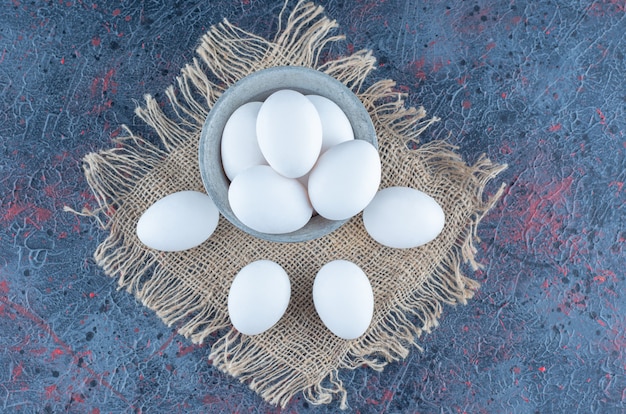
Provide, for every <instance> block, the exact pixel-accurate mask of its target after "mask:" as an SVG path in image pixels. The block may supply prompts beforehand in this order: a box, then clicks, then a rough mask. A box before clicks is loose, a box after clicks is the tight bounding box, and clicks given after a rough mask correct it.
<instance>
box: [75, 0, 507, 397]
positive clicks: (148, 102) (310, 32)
mask: <svg viewBox="0 0 626 414" xmlns="http://www.w3.org/2000/svg"><path fill="white" fill-rule="evenodd" d="M286 5H287V3H286ZM283 11H285V9H283ZM282 14H283V13H282V12H281V15H280V16H279V19H278V20H279V29H278V34H277V35H276V37H275V38H274V39H273V40H271V41H268V40H266V39H264V38H261V37H258V36H256V35H254V34H251V33H248V32H246V31H244V30H242V29H240V28H238V27H236V26H234V25H232V24H230V23H229V22H228V21H226V20H225V21H224V22H223V23H221V24H218V25H216V26H214V27H212V28H211V29H210V30H209V32H208V33H207V34H206V35H205V36H204V37H203V38H202V40H201V43H200V46H199V47H198V49H197V53H198V56H199V59H194V60H193V62H192V63H190V64H189V65H187V66H185V67H184V68H183V70H182V74H181V76H180V77H178V78H177V85H176V87H174V86H172V87H170V88H168V89H167V90H166V96H167V100H168V103H169V104H170V108H171V110H172V113H171V114H166V113H165V112H164V110H163V109H162V108H161V106H160V105H159V104H158V102H157V101H156V100H155V99H154V98H153V97H151V96H146V97H145V103H144V105H143V106H141V107H138V108H137V109H136V114H137V115H138V116H139V117H140V118H141V119H142V120H144V121H145V122H146V123H147V124H148V125H149V126H150V127H152V128H153V129H154V131H155V132H156V133H157V134H158V136H159V138H160V145H158V146H157V145H154V144H152V143H150V142H148V141H147V140H145V139H143V138H141V137H139V136H138V135H136V134H134V133H133V132H132V131H131V130H130V129H129V128H128V127H126V126H124V127H123V130H124V134H123V136H122V137H120V138H117V139H115V144H116V145H115V148H112V149H109V150H105V151H101V152H99V153H92V154H88V155H87V156H86V157H85V158H84V172H85V177H86V179H87V182H88V184H89V186H90V188H91V190H92V192H93V194H94V196H95V198H96V202H97V204H98V208H97V209H95V210H88V209H84V210H83V212H82V214H85V215H88V216H91V217H94V218H95V219H96V220H98V222H99V223H101V224H102V226H103V227H104V228H105V229H107V230H108V231H109V235H108V237H107V238H106V240H104V242H102V243H101V244H100V246H98V248H97V250H96V252H95V254H94V257H95V259H96V261H97V263H98V265H99V266H101V267H102V268H103V270H104V272H105V273H106V274H107V275H109V276H112V277H116V278H118V281H119V286H120V288H125V289H126V290H127V291H129V292H131V293H133V294H134V295H135V296H136V297H137V298H138V299H139V300H141V301H142V303H143V304H144V305H145V306H147V307H149V308H150V309H152V310H154V311H155V312H156V313H157V315H158V316H159V317H160V318H161V319H162V320H163V321H164V322H165V323H166V324H168V325H176V326H177V329H178V332H179V333H180V334H182V335H184V336H186V337H188V338H190V339H191V340H192V341H194V342H196V343H199V342H202V341H204V340H205V338H206V337H207V336H208V335H210V334H212V333H215V332H217V331H220V330H223V329H228V331H227V332H226V333H225V334H224V335H223V336H222V337H221V338H219V339H218V340H217V342H216V343H215V344H213V346H212V352H211V355H210V356H209V358H210V359H211V360H212V362H213V364H214V365H215V366H216V367H218V368H219V369H221V370H223V371H225V372H227V373H229V374H230V375H232V376H234V377H236V378H239V379H240V380H241V381H245V382H247V383H248V384H249V386H250V388H251V389H253V390H254V391H256V392H257V393H259V395H261V396H262V397H263V398H264V399H265V400H266V401H268V402H270V403H272V404H278V405H281V406H283V407H284V406H285V405H286V404H287V403H288V402H289V400H290V399H291V398H292V397H293V396H294V395H295V394H296V393H298V392H303V394H304V396H305V398H307V400H309V401H311V402H312V403H314V404H325V403H329V402H331V401H332V400H333V398H334V396H335V395H338V396H339V398H340V401H341V403H340V404H341V408H346V407H347V393H346V391H345V388H344V386H343V384H342V381H341V380H340V378H339V370H340V369H344V368H349V369H354V368H357V367H361V366H363V365H366V366H369V367H371V368H373V369H376V370H381V369H382V368H383V367H384V366H385V365H386V364H387V363H388V362H390V361H396V360H398V359H401V358H405V357H406V356H407V355H408V353H409V351H410V348H411V347H412V346H416V347H418V348H419V345H418V344H417V342H416V341H417V338H418V337H419V336H420V335H421V334H422V332H429V331H430V330H431V329H432V328H434V327H436V326H437V321H438V318H439V316H440V315H441V312H442V306H443V304H456V303H462V304H465V303H466V301H467V299H469V298H471V297H472V296H473V294H474V291H475V290H476V289H477V288H478V286H479V285H478V283H477V282H475V281H474V280H472V279H470V278H468V277H466V276H465V275H463V273H462V271H461V266H462V264H463V263H464V262H466V263H469V264H470V265H471V266H472V268H474V269H477V268H479V267H480V265H479V263H478V262H477V261H476V259H475V253H476V248H475V246H474V243H475V241H476V240H478V237H477V234H476V231H477V227H478V224H479V223H480V221H481V219H482V217H483V216H484V215H485V214H486V213H487V212H488V211H489V209H490V208H491V207H492V206H493V205H494V203H496V201H497V200H498V198H499V197H500V195H501V194H502V191H503V188H504V187H503V186H502V187H501V188H500V189H499V190H498V191H497V192H496V194H494V195H492V196H491V197H489V198H488V199H487V200H484V196H483V191H484V188H485V186H486V184H487V183H488V182H489V181H490V180H491V179H493V178H494V177H495V176H496V175H497V174H498V173H499V172H500V171H502V170H503V169H504V168H506V166H502V165H496V164H494V163H492V162H490V161H489V160H488V159H487V158H485V157H484V156H482V157H480V158H479V160H478V161H477V162H476V163H475V164H474V165H472V166H469V165H467V164H465V163H464V162H463V160H462V159H461V158H460V157H459V155H458V154H457V153H456V152H455V148H454V147H453V146H451V145H449V144H448V143H446V142H444V141H434V142H430V143H428V144H424V145H421V146H419V148H418V149H417V150H411V151H409V150H407V149H406V147H405V144H406V143H407V142H409V141H417V138H418V136H419V135H420V134H421V133H422V132H423V131H424V129H425V128H427V127H428V126H429V125H430V124H431V123H432V122H435V121H437V119H435V118H430V119H427V118H426V113H425V111H424V109H423V108H407V107H405V105H404V98H405V96H404V95H403V94H401V93H398V92H397V91H395V90H394V86H395V83H394V82H393V81H391V80H383V81H379V82H377V83H375V84H373V85H372V86H370V87H368V88H367V89H365V90H363V84H364V80H365V78H366V77H367V75H368V74H369V73H370V72H371V71H372V70H373V69H374V64H375V58H374V57H373V56H372V54H371V52H370V51H358V52H356V53H354V54H352V55H351V56H347V57H341V58H338V59H334V60H328V61H322V51H323V50H324V49H325V46H327V44H328V43H329V42H333V41H336V40H340V39H342V38H343V37H342V36H334V35H331V31H332V30H333V29H334V28H335V27H336V26H337V25H336V22H335V21H331V20H329V19H328V18H326V17H325V16H323V9H322V8H321V7H317V6H315V5H313V4H311V3H304V2H300V3H298V4H297V5H295V7H294V8H293V11H292V12H291V13H290V14H289V16H288V17H287V18H286V19H283V16H282ZM283 24H284V28H283V27H282V26H283ZM283 65H292V66H307V67H312V68H316V69H318V70H320V71H323V72H325V73H327V74H329V75H331V76H333V77H335V78H337V79H339V80H340V81H342V82H343V83H344V84H346V85H347V86H348V87H350V88H351V89H352V90H353V91H354V92H355V93H356V94H357V95H358V96H359V98H360V99H361V100H362V101H363V103H364V105H365V106H366V108H367V109H368V111H369V113H370V115H371V117H372V120H373V122H374V125H375V128H376V131H377V133H378V135H379V142H380V143H381V148H380V150H381V151H387V152H388V153H387V154H386V157H387V159H391V160H393V159H394V158H395V159H397V160H398V161H400V160H401V161H402V162H407V160H409V162H408V164H411V161H412V162H414V163H423V164H427V165H430V166H432V168H431V171H430V173H431V174H433V175H437V176H446V177H448V176H449V177H451V178H450V179H457V180H458V179H462V180H463V181H464V182H463V185H464V187H465V188H466V189H467V194H466V196H467V200H466V202H468V203H470V205H471V206H472V207H473V212H474V213H473V215H472V216H471V217H468V218H467V225H466V226H465V227H464V228H463V229H462V230H461V231H460V232H459V234H458V237H457V238H456V240H454V241H453V242H452V243H451V245H450V248H449V250H448V251H447V252H446V254H445V255H442V256H441V257H440V260H439V261H437V262H436V263H434V264H433V266H432V272H431V275H430V277H429V278H427V279H426V280H425V281H424V282H423V283H422V284H421V285H419V286H416V287H415V289H413V290H412V291H411V293H410V295H406V296H404V297H397V298H395V300H394V301H393V303H390V304H388V308H387V309H385V312H381V314H384V315H385V316H384V318H383V319H382V320H375V321H373V322H372V328H371V329H370V330H368V332H367V333H366V334H365V335H364V336H363V337H362V338H359V339H358V340H355V341H351V342H350V346H349V347H348V348H347V351H346V352H345V353H344V354H342V355H338V356H337V358H338V361H339V363H338V364H337V366H336V368H335V369H332V370H330V371H329V372H323V373H321V375H319V376H318V377H315V378H310V377H303V376H301V375H299V373H298V371H297V370H295V369H294V367H290V366H288V365H286V364H284V363H281V362H280V360H279V359H276V358H264V354H263V350H262V349H260V348H259V347H258V346H257V345H256V344H255V343H254V341H253V340H251V339H250V338H249V337H245V336H242V335H240V334H239V333H238V332H236V331H235V330H234V329H232V327H231V325H230V323H229V320H228V317H227V315H226V314H225V313H224V312H220V310H219V309H217V308H216V306H215V305H213V304H211V302H210V301H208V300H206V298H204V297H203V296H202V294H201V292H198V291H197V290H194V289H193V286H189V285H188V284H185V283H180V281H179V280H178V279H177V277H176V275H172V274H170V273H169V272H168V270H167V267H166V266H164V265H163V261H162V257H160V256H159V254H158V253H155V252H154V251H151V250H149V249H146V248H145V247H144V246H141V245H139V244H137V243H136V242H135V241H134V240H128V239H127V238H125V236H124V235H125V233H124V231H123V230H124V229H121V228H120V227H119V223H118V222H117V221H116V211H117V209H118V208H119V207H120V206H121V205H122V204H123V203H124V202H128V200H127V199H128V197H129V196H130V194H131V192H132V191H133V188H134V187H135V183H136V182H137V181H138V180H141V179H144V178H145V177H146V176H148V175H150V174H152V173H153V171H154V170H155V169H156V167H158V166H160V165H162V164H163V163H164V162H165V160H166V159H167V158H168V157H169V156H171V155H172V154H174V153H176V151H179V150H180V149H181V148H188V146H190V145H191V146H196V147H197V139H198V137H199V135H200V131H201V128H202V124H203V122H204V119H205V118H206V116H207V114H208V112H209V111H210V109H211V108H212V106H213V104H214V102H215V101H216V100H217V98H218V97H219V96H220V94H221V93H222V92H223V90H224V89H225V88H227V87H228V86H229V85H231V84H232V83H234V82H236V81H237V80H239V79H241V78H243V77H245V76H247V75H249V74H250V73H252V72H254V71H256V70H260V69H264V68H268V67H273V66H283ZM208 74H212V75H213V78H210V77H209V75H208ZM214 79H217V81H215V80H214ZM190 138H193V139H190ZM390 142H391V143H393V144H392V145H387V144H386V143H390ZM398 143H401V144H402V145H397V144H398ZM398 148H401V150H398ZM394 151H395V152H397V154H396V153H393V152H394ZM407 151H408V152H409V154H408V155H407ZM407 168H410V165H407ZM198 180H199V179H198ZM389 181H390V179H389V177H387V182H389ZM198 190H202V189H201V188H198ZM68 210H71V209H69V208H68ZM72 211H73V210H72Z"/></svg>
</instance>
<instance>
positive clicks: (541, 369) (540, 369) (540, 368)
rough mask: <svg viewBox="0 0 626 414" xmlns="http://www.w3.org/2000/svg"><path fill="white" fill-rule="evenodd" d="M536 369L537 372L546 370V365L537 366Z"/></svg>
mask: <svg viewBox="0 0 626 414" xmlns="http://www.w3.org/2000/svg"><path fill="white" fill-rule="evenodd" d="M537 370H538V371H539V372H546V367H543V366H542V367H539V368H537Z"/></svg>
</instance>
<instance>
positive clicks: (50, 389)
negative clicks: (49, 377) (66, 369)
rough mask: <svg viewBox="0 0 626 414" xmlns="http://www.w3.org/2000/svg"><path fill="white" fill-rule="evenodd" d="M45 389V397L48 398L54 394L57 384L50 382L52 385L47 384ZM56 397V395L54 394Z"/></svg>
mask: <svg viewBox="0 0 626 414" xmlns="http://www.w3.org/2000/svg"><path fill="white" fill-rule="evenodd" d="M45 390H46V399H48V400H49V399H51V398H52V397H53V396H54V394H56V391H57V386H56V384H52V385H49V386H47V387H46V388H45ZM56 398H58V396H56Z"/></svg>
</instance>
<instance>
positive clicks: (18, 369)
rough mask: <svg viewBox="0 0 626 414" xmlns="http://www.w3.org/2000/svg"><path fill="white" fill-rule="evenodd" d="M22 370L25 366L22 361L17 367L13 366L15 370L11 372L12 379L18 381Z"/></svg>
mask: <svg viewBox="0 0 626 414" xmlns="http://www.w3.org/2000/svg"><path fill="white" fill-rule="evenodd" d="M22 372H24V367H23V366H22V363H21V362H20V363H19V364H17V365H16V366H15V367H13V371H12V372H11V381H16V380H17V379H18V378H19V377H21V376H22Z"/></svg>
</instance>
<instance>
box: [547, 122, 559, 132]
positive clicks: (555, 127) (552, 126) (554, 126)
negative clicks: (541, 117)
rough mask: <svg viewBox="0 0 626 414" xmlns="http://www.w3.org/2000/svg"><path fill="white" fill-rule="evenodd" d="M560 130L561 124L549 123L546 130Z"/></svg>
mask: <svg viewBox="0 0 626 414" xmlns="http://www.w3.org/2000/svg"><path fill="white" fill-rule="evenodd" d="M560 130H561V124H554V125H550V127H549V128H548V131H550V132H557V131H560Z"/></svg>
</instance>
